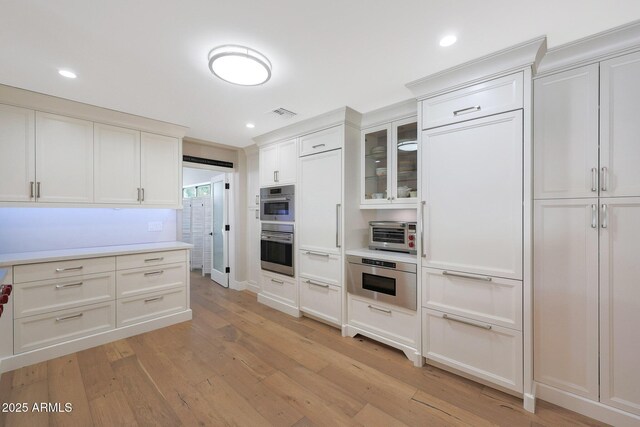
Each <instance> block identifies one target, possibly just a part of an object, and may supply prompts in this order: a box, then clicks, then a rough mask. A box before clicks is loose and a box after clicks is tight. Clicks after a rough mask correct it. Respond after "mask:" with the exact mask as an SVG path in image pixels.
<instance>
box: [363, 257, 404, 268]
mask: <svg viewBox="0 0 640 427" xmlns="http://www.w3.org/2000/svg"><path fill="white" fill-rule="evenodd" d="M362 263H363V264H367V265H373V266H376V267H387V268H396V263H395V262H390V261H382V260H379V259H369V258H362Z"/></svg>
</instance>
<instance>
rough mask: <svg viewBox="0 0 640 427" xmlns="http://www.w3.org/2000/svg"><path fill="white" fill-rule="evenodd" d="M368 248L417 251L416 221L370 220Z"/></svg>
mask: <svg viewBox="0 0 640 427" xmlns="http://www.w3.org/2000/svg"><path fill="white" fill-rule="evenodd" d="M369 249H376V250H382V251H393V252H404V253H408V254H415V253H417V248H416V223H415V222H403V221H371V222H370V223H369Z"/></svg>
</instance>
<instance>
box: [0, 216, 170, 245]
mask: <svg viewBox="0 0 640 427" xmlns="http://www.w3.org/2000/svg"><path fill="white" fill-rule="evenodd" d="M149 222H161V223H162V231H148V225H149ZM174 240H176V211H175V210H173V209H106V208H105V209H101V208H95V209H94V208H73V209H72V208H0V253H13V252H30V251H42V250H50V249H72V248H83V247H94V246H112V245H126V244H134V243H154V242H167V241H174Z"/></svg>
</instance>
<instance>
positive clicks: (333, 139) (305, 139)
mask: <svg viewBox="0 0 640 427" xmlns="http://www.w3.org/2000/svg"><path fill="white" fill-rule="evenodd" d="M343 132H344V131H343V128H342V126H337V127H333V128H331V129H325V130H321V131H320V132H315V133H311V134H309V135H304V136H302V137H300V156H306V155H309V154H315V153H322V152H323V151H329V150H335V149H336V148H341V147H342V139H343V135H342V133H343Z"/></svg>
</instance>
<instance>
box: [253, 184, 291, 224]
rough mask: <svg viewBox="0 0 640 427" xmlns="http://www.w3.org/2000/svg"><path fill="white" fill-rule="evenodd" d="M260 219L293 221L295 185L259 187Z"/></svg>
mask: <svg viewBox="0 0 640 427" xmlns="http://www.w3.org/2000/svg"><path fill="white" fill-rule="evenodd" d="M260 219H261V220H262V221H289V222H293V221H294V220H295V186H293V185H285V186H282V187H266V188H261V189H260Z"/></svg>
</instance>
